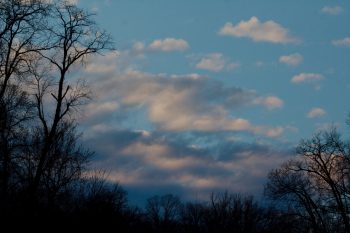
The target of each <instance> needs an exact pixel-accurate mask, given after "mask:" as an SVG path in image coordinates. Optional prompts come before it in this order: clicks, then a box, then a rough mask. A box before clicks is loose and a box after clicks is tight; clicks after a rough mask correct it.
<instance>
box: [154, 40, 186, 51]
mask: <svg viewBox="0 0 350 233" xmlns="http://www.w3.org/2000/svg"><path fill="white" fill-rule="evenodd" d="M189 47H190V46H189V44H188V43H187V41H185V40H184V39H176V38H165V39H157V40H154V41H153V42H152V43H151V44H150V45H149V46H148V49H150V50H152V51H162V52H172V51H184V50H186V49H188V48H189Z"/></svg>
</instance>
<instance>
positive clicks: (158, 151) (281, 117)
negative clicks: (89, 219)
mask: <svg viewBox="0 0 350 233" xmlns="http://www.w3.org/2000/svg"><path fill="white" fill-rule="evenodd" d="M76 2H77V4H78V6H80V7H83V8H85V9H87V10H89V11H93V12H96V14H97V16H96V21H97V23H98V24H99V25H100V26H101V27H102V28H104V29H106V30H107V31H108V32H109V33H111V35H112V36H113V39H114V41H115V46H116V48H117V51H115V52H108V53H107V54H105V56H102V57H101V56H100V57H93V58H91V59H90V61H89V62H88V63H87V65H86V66H85V67H84V71H83V72H84V77H85V78H86V79H87V80H88V82H89V83H90V86H91V89H92V91H93V93H94V99H93V100H92V101H91V102H90V103H89V104H88V105H87V106H86V107H85V108H84V109H83V111H82V113H83V114H81V115H82V116H81V122H82V129H83V130H84V140H85V141H86V142H87V143H88V144H89V145H91V147H92V149H94V150H96V157H95V160H94V161H95V162H94V166H96V167H98V168H104V169H107V170H108V171H109V174H110V179H111V180H113V181H118V182H120V183H121V184H122V185H123V186H124V187H126V189H127V190H128V191H129V193H130V196H131V198H133V199H134V200H136V201H142V200H143V199H145V198H147V197H148V196H150V195H154V194H162V193H169V192H172V193H175V194H178V195H180V196H182V197H184V198H188V199H193V198H198V199H200V198H206V197H207V196H208V194H209V193H210V192H212V191H218V190H226V189H227V190H230V191H235V192H243V193H257V194H259V193H261V192H262V190H263V185H264V182H265V179H266V175H267V172H268V171H269V170H270V169H272V168H275V167H277V166H278V164H280V163H281V162H283V161H285V160H287V159H288V158H290V156H293V153H292V152H293V148H294V146H295V145H296V144H297V143H298V141H299V140H300V139H302V138H307V137H310V136H311V135H312V134H313V133H314V132H315V131H317V130H320V129H323V128H325V127H327V126H329V125H330V124H334V125H336V126H337V127H339V130H340V131H342V132H343V133H344V134H345V135H348V132H349V128H348V127H347V126H346V124H345V121H346V119H347V116H348V113H349V111H350V106H349V104H348V101H347V100H349V97H350V92H349V91H350V79H349V75H350V63H349V61H350V27H349V22H350V2H349V1H329V0H328V1H326V0H319V1H301V0H295V1H277V0H273V1H272V0H266V1H259V0H244V1H243V0H235V1H234V0H215V1H214V0H177V1H170V0H109V1H108V0H106V1H96V0H80V1H76Z"/></svg>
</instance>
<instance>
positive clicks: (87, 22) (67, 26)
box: [30, 2, 111, 197]
mask: <svg viewBox="0 0 350 233" xmlns="http://www.w3.org/2000/svg"><path fill="white" fill-rule="evenodd" d="M48 17H49V19H48V27H47V28H46V30H45V31H44V32H45V34H46V38H47V40H48V41H50V45H49V46H48V48H49V49H46V50H38V51H37V53H38V54H39V55H40V57H41V59H42V60H43V61H44V64H47V66H46V68H45V69H46V70H47V69H48V70H49V72H48V73H46V74H48V76H47V77H45V76H42V72H37V73H35V77H36V78H35V79H34V84H35V85H34V86H35V87H36V94H35V106H36V109H37V115H38V119H39V122H40V124H39V125H40V128H41V134H42V142H41V145H42V146H41V150H40V152H39V153H38V158H37V159H36V161H37V164H36V166H35V167H36V168H35V172H34V176H33V181H32V183H31V184H30V192H31V193H32V196H33V197H34V196H35V193H36V192H37V190H38V188H39V186H40V183H41V182H42V179H43V177H44V174H45V171H46V170H48V169H51V167H52V157H53V156H54V155H53V153H52V152H53V149H54V145H55V140H56V138H57V136H58V135H59V133H60V129H61V128H62V126H63V125H64V124H65V122H67V121H68V122H69V121H73V120H74V118H73V115H74V112H75V110H76V108H77V107H79V106H80V105H81V104H83V103H85V101H86V100H87V99H88V97H89V91H88V90H87V88H86V85H85V82H84V81H78V82H77V83H75V84H74V83H73V82H72V81H70V80H69V78H70V77H69V71H70V70H71V69H72V68H73V66H74V65H77V64H79V63H81V62H83V61H84V59H86V58H87V56H89V55H91V54H95V53H99V52H101V51H102V50H104V49H111V39H110V36H109V35H108V34H107V33H106V32H104V31H102V30H100V29H99V28H98V27H97V25H96V23H95V22H94V21H93V20H92V15H91V14H89V13H87V12H85V11H84V10H82V9H79V8H77V7H76V6H74V5H70V4H68V3H67V2H59V3H57V4H54V5H53V6H52V7H51V10H50V14H49V16H48ZM41 69H42V67H41ZM45 69H42V70H45ZM48 106H50V107H48ZM56 161H60V160H56Z"/></svg>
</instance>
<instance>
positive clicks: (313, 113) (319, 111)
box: [306, 108, 326, 118]
mask: <svg viewBox="0 0 350 233" xmlns="http://www.w3.org/2000/svg"><path fill="white" fill-rule="evenodd" d="M324 115H326V111H325V110H324V109H323V108H312V109H311V110H310V111H309V112H308V113H307V115H306V116H307V117H308V118H318V117H322V116H324Z"/></svg>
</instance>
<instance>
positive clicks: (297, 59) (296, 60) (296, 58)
mask: <svg viewBox="0 0 350 233" xmlns="http://www.w3.org/2000/svg"><path fill="white" fill-rule="evenodd" d="M302 61H303V56H302V55H300V54H299V53H293V54H289V55H283V56H280V58H279V62H281V63H284V64H287V65H289V66H297V65H299V64H300V63H301V62H302Z"/></svg>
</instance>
